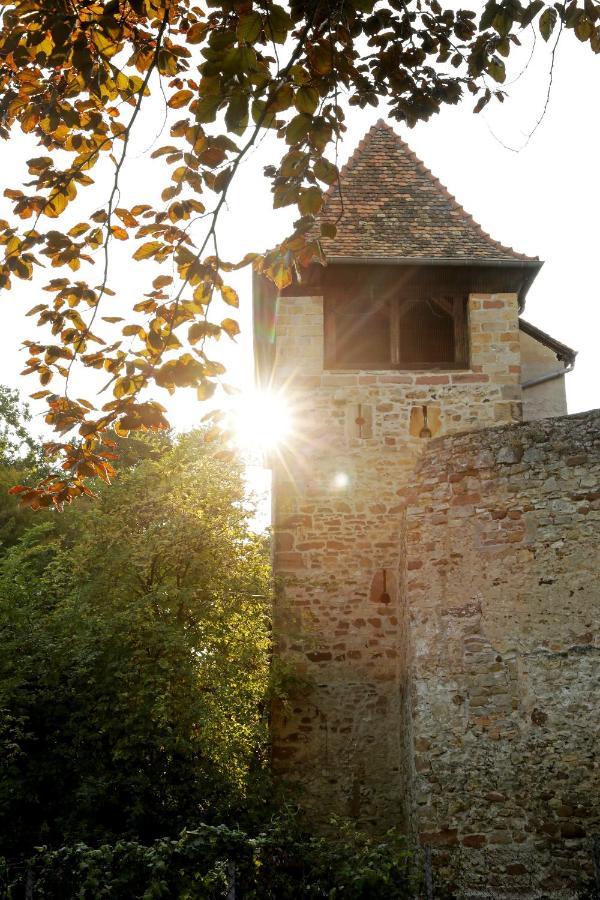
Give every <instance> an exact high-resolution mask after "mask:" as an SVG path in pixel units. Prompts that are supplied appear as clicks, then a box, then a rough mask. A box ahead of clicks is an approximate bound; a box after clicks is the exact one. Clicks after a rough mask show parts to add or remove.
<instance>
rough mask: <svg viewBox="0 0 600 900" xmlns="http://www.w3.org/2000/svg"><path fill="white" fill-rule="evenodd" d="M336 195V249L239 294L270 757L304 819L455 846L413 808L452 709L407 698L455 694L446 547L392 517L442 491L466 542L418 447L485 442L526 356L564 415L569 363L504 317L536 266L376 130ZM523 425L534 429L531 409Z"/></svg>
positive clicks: (425, 807)
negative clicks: (287, 428) (337, 819)
mask: <svg viewBox="0 0 600 900" xmlns="http://www.w3.org/2000/svg"><path fill="white" fill-rule="evenodd" d="M341 191H342V197H343V207H342V205H341V202H340V198H339V194H338V192H337V189H336V190H331V191H330V194H329V195H328V197H327V200H326V205H325V209H324V216H325V217H326V218H327V219H328V220H329V221H332V220H335V219H336V218H338V216H339V217H340V221H339V224H338V233H337V234H338V236H337V237H336V238H335V239H329V240H325V241H323V244H324V250H325V255H326V259H327V265H326V266H325V267H315V268H314V269H312V270H309V271H308V272H307V273H305V277H304V279H303V281H302V283H298V284H296V285H294V286H293V287H291V288H289V289H286V290H285V291H284V292H282V293H281V294H280V295H279V296H275V294H274V293H273V291H272V290H271V289H270V288H269V286H268V285H267V284H266V283H265V282H263V281H262V280H261V279H259V278H257V279H256V281H255V285H254V290H255V296H254V303H255V347H256V358H257V366H258V376H259V378H260V381H261V383H262V384H263V385H268V386H270V387H271V388H273V389H276V390H281V391H283V392H285V395H286V397H287V398H288V402H289V404H290V407H291V410H292V415H293V420H294V429H293V434H292V436H291V438H290V440H289V442H288V445H287V446H285V447H282V448H281V449H280V451H279V452H278V453H277V454H275V455H274V458H273V460H272V467H273V529H274V566H275V571H276V574H277V575H278V576H280V580H281V584H282V588H281V592H280V596H279V597H278V600H277V603H276V609H275V618H274V633H275V654H276V658H277V661H278V664H279V665H281V666H282V667H283V668H284V670H285V671H287V672H288V673H289V674H291V675H292V676H293V681H292V692H291V697H290V700H289V701H288V702H287V703H285V704H282V705H280V706H278V707H277V708H276V709H275V710H274V711H273V726H272V730H273V759H274V765H275V767H276V770H277V771H278V772H280V773H281V774H282V775H284V776H285V777H287V778H288V779H291V780H293V781H295V782H296V783H297V785H298V786H299V789H300V797H301V802H302V803H303V805H304V806H305V807H306V808H307V809H308V810H310V811H311V813H312V815H314V816H316V817H317V818H327V817H328V816H330V815H331V814H332V813H338V814H342V815H346V816H350V817H352V818H354V819H356V820H357V821H359V822H360V823H361V824H363V825H364V826H366V827H369V828H373V829H375V830H377V831H381V830H384V829H386V828H388V827H390V826H396V827H400V828H405V829H406V830H408V831H410V832H412V833H421V834H423V833H428V834H432V835H438V836H439V835H442V838H439V837H438V838H437V839H435V838H431V841H432V843H436V842H437V843H443V842H444V840H445V839H444V837H443V835H445V834H446V832H447V833H448V834H451V835H454V838H453V839H456V840H460V835H459V838H456V837H455V836H456V834H458V833H459V830H458V829H454V826H452V827H450V824H448V823H449V822H450V819H449V818H448V816H447V815H446V812H444V813H442V812H440V811H439V810H438V809H437V807H436V805H435V803H433V802H432V799H431V791H432V787H431V784H432V783H433V785H434V787H433V791H434V793H435V790H436V788H435V778H433V780H432V779H430V780H429V781H427V778H428V777H429V776H428V775H427V774H425V773H428V772H429V771H430V769H431V763H430V760H429V759H428V757H427V754H426V752H425V751H426V750H427V748H428V747H430V746H431V740H430V737H429V736H428V735H426V734H425V731H424V730H422V729H423V728H424V726H423V723H424V722H428V723H429V725H428V727H430V726H431V720H432V721H434V722H435V721H436V716H439V721H440V736H441V737H440V747H441V749H439V754H442V758H443V754H444V752H445V749H447V747H448V748H449V747H451V746H454V744H455V742H456V740H457V738H456V737H455V735H454V733H453V732H452V728H450V726H448V728H449V729H450V730H446V731H444V727H442V723H443V721H444V717H445V716H446V715H447V709H446V703H448V704H449V708H450V711H452V710H454V709H456V707H453V706H452V704H451V701H450V700H449V699H448V697H450V696H452V694H449V695H448V697H446V693H447V689H446V687H445V688H444V690H445V691H446V693H445V694H444V700H443V702H442V701H440V705H439V708H438V707H435V703H434V704H433V709H431V708H429V707H428V706H427V703H429V695H428V696H427V697H425V696H422V692H426V691H427V692H429V691H430V687H428V685H429V683H430V678H431V671H432V665H433V667H434V674H435V677H436V678H437V677H438V674H439V679H440V681H443V680H444V679H445V680H446V682H448V683H452V684H453V685H455V682H456V677H457V675H456V672H455V671H454V667H455V665H456V666H459V663H458V662H456V660H455V659H454V656H453V654H454V650H453V649H452V650H449V651H448V652H449V654H450V655H449V657H448V659H446V658H444V659H443V662H442V661H441V660H442V657H443V651H444V643H443V642H444V641H445V640H446V638H445V637H444V634H445V633H444V630H443V628H441V626H440V627H438V625H437V624H436V623H437V622H438V621H442V620H440V618H439V617H440V615H442V614H441V613H438V611H436V610H434V609H433V607H434V604H439V603H441V601H440V600H439V598H438V593H439V592H438V593H436V591H438V580H439V579H440V578H441V579H442V583H444V579H445V578H446V577H447V567H448V565H452V561H453V559H455V560H458V558H459V557H461V552H460V551H461V547H460V539H459V540H458V543H457V544H456V545H455V546H454V547H453V546H446V545H445V544H444V548H445V549H443V550H440V548H439V546H438V544H437V541H438V538H439V535H440V533H441V532H440V531H439V530H438V531H437V532H436V531H435V530H434V532H433V536H432V534H431V533H429V532H422V531H420V530H419V528H417V527H416V526H415V525H414V523H411V521H410V510H411V508H413V509H416V510H418V516H420V517H421V518H419V522H421V521H422V518H423V516H425V515H431V516H432V522H433V525H434V526H435V524H436V518H435V516H436V511H435V503H436V497H437V496H438V495H439V496H440V497H441V496H442V494H443V491H444V490H445V488H444V485H446V484H447V483H448V482H449V481H450V483H451V486H452V485H453V484H454V482H456V485H457V487H456V496H455V495H454V493H453V494H452V498H451V499H449V500H447V502H446V500H444V503H445V504H446V505H445V506H444V505H443V504H442V506H443V512H442V513H440V515H441V518H440V520H439V521H440V523H442V522H446V523H447V521H448V518H447V517H448V515H450V517H451V519H452V522H453V523H454V524H456V523H458V525H460V522H461V521H462V522H463V523H464V524H465V525H466V524H467V523H468V520H469V518H470V517H473V516H475V510H476V509H477V507H476V504H477V502H478V499H477V498H478V496H479V495H476V491H475V488H473V491H470V490H469V484H468V479H467V480H465V478H464V473H463V474H460V473H459V475H457V476H454V475H452V474H445V475H438V474H436V475H435V477H433V476H431V478H429V480H427V478H428V476H427V469H426V467H425V468H423V466H422V465H421V464H419V463H418V461H419V459H420V458H423V457H426V456H427V454H428V453H430V452H431V453H433V447H434V445H436V446H437V445H439V446H440V447H441V449H440V450H439V451H438V453H441V454H442V455H441V457H438V456H436V457H435V459H436V460H437V462H438V463H439V464H440V465H441V464H442V463H444V460H445V454H446V453H449V451H448V450H447V449H446V450H445V449H444V446H446V445H444V441H447V440H448V439H450V438H451V436H453V435H459V434H461V433H462V434H464V433H467V432H474V431H479V430H482V429H487V430H488V431H487V432H486V433H490V434H494V433H497V434H498V435H504V433H505V432H506V427H505V426H510V425H516V424H517V423H521V422H522V419H523V395H524V387H525V385H524V384H523V383H522V381H523V375H522V373H523V369H524V368H526V367H527V366H528V365H529V362H528V360H529V358H530V356H531V355H532V354H533V356H535V360H534V361H535V362H536V363H537V364H538V368H537V369H535V367H534V368H533V369H532V371H535V373H537V374H536V378H537V379H538V380H537V381H536V385H537V384H539V383H540V379H541V380H542V381H543V383H544V384H545V385H547V387H546V388H545V392H546V393H545V394H544V403H547V402H550V401H548V396H547V393H548V390H551V389H552V390H555V394H554V395H553V399H552V398H551V399H552V403H551V405H552V404H553V405H552V409H553V412H554V413H555V414H556V413H558V414H560V413H564V412H566V409H564V408H563V406H564V391H563V392H562V393H561V391H562V390H563V389H562V380H563V378H562V376H563V375H564V373H565V371H567V370H568V369H569V368H570V367H572V365H573V360H574V356H575V354H574V352H573V351H571V350H570V349H569V348H568V347H566V346H565V345H563V344H561V343H559V342H557V341H554V340H553V339H552V338H550V337H549V336H548V335H544V333H543V332H541V331H539V330H538V329H534V328H532V327H531V326H527V327H528V328H529V330H528V331H527V333H526V335H525V337H524V335H523V328H524V327H526V323H520V320H519V313H520V311H521V310H522V308H523V305H524V301H525V295H526V293H527V290H528V288H529V286H530V285H531V283H532V281H533V279H534V278H535V276H536V274H537V272H538V271H539V269H540V267H541V265H542V264H541V262H539V260H537V259H532V258H530V257H527V256H524V255H522V254H520V253H517V252H515V251H514V250H512V249H510V248H508V247H505V246H503V245H502V244H499V243H498V242H496V241H495V240H493V239H492V238H491V237H490V236H489V235H487V234H486V233H485V232H484V231H483V230H482V229H481V228H480V227H479V225H477V224H476V223H475V222H474V221H473V219H472V218H471V217H470V216H469V215H468V214H467V213H466V212H465V211H464V210H463V209H462V207H461V206H460V205H459V204H458V203H457V201H456V200H455V199H454V198H453V197H452V196H451V195H450V194H449V193H448V191H447V190H446V189H445V188H444V187H443V185H441V184H440V182H439V181H438V180H437V179H436V178H435V177H434V176H433V175H432V174H431V173H430V172H429V171H428V170H427V169H426V168H425V167H424V165H423V164H422V163H421V162H420V161H419V160H418V159H417V157H416V156H415V155H414V154H413V153H412V151H411V150H410V149H409V147H408V146H407V145H406V144H405V143H404V142H403V141H402V140H400V138H399V137H398V136H397V135H396V134H395V133H394V131H393V130H392V129H391V128H390V127H388V126H387V125H386V124H385V123H383V122H381V121H380V122H378V123H377V125H375V126H374V127H373V128H372V129H371V130H370V131H369V132H368V134H367V135H366V136H365V138H364V139H363V140H362V141H361V143H360V145H359V146H358V148H357V149H356V151H355V153H354V154H353V156H352V157H351V159H350V161H349V162H348V164H347V165H346V166H345V167H344V169H343V170H342V173H341ZM524 341H525V343H524ZM527 342H533V350H532V349H531V347H530V345H529V343H527ZM534 351H535V352H534ZM544 354H545V355H544ZM544 360H546V363H544ZM540 365H541V369H543V368H544V365H546V369H545V372H542V371H541V369H540V367H539V366H540ZM544 379H545V381H544ZM530 380H531V381H532V382H533V381H535V379H530ZM528 408H529V414H528V416H527V417H528V418H536V417H537V416H536V405H535V402H530V403H529V407H528ZM498 429H499V430H498ZM509 430H510V429H509ZM503 440H504V438H503ZM482 446H483V445H482ZM430 448H431V449H430ZM502 449H503V450H504V451H505V452H506V453H509V454H510V452H511V450H510V447H508V448H502ZM468 450H469V452H471V450H472V448H471V447H470V446H469V448H468ZM465 454H466V450H465ZM465 458H466V457H465ZM486 459H487V457H486ZM419 465H421V468H420V469H419ZM416 466H417V469H416V468H415V467H416ZM473 467H475V468H476V467H477V463H472V468H473ZM417 471H424V472H425V476H423V475H417V474H416V472H417ZM436 473H437V470H436ZM491 477H492V476H491V475H490V478H491ZM423 478H424V479H425V480H423ZM419 479H421V480H419ZM444 479H446V480H444ZM438 480H439V484H440V485H441V487H440V486H439V485H438ZM459 482H460V484H459ZM473 483H475V479H474V480H473ZM477 490H479V488H477ZM452 491H454V488H453V487H452ZM444 497H445V494H444ZM422 498H426V503H425V505H424V506H422V505H420V504H422V502H425V501H422ZM448 510H449V512H448ZM444 516H445V517H446V518H444ZM461 517H462V519H461ZM486 521H487V520H486ZM493 524H494V528H496V527H497V530H499V531H501V532H502V534H503V535H504V534H506V535H507V538H506V540H507V541H514V542H516V543H515V547H516V546H517V545H518V542H519V541H521V540H525V538H524V537H523V532H522V529H521V525H522V523H521V521H520V520H519V521H517V520H516V519H515V520H513V519H512V518H510V516H508V517H507V514H506V512H505V513H504V518H501V521H496V520H493ZM505 529H507V530H506V531H505ZM511 529H512V531H511ZM446 533H447V532H446V531H444V534H446ZM448 533H449V532H448ZM451 533H452V535H453V536H455V535H456V534H457V533H458V532H457V531H452V532H451ZM490 533H491V531H490ZM423 534H425V535H426V536H425V537H423ZM494 534H495V532H494ZM511 535H512V537H511ZM443 540H445V538H444V539H443ZM474 540H476V541H477V540H479V538H475V539H474ZM494 546H496V544H494ZM519 546H520V545H519ZM472 562H473V558H472V557H471V563H472ZM432 567H433V568H432ZM426 572H427V577H426V576H425V573H426ZM431 573H433V575H432V574H431ZM463 574H464V577H465V579H466V581H465V584H464V592H465V598H467V599H465V600H464V606H465V609H466V612H465V616H467V618H468V617H469V616H472V615H474V614H475V613H473V609H472V608H471V607H472V606H473V604H472V603H471V606H469V602H467V601H468V597H469V585H468V581H469V578H470V575H469V574H468V573H466V574H465V573H463ZM427 579H432V580H431V581H428V580H427ZM433 579H435V589H434V580H433ZM430 586H431V593H430ZM413 596H414V597H415V598H417V600H418V609H417V606H416V605H415V606H414V608H413V606H412V600H411V597H413ZM452 602H455V601H452ZM475 606H476V603H475ZM454 608H458V607H455V606H453V607H452V609H454ZM460 608H461V609H462V606H461V607H460ZM444 615H445V613H444ZM467 624H468V627H467V632H468V633H467V637H464V635H462V632H461V638H460V640H461V641H462V640H463V637H464V640H468V639H469V635H471V632H473V641H474V644H473V646H474V647H475V645H476V644H477V640H478V638H477V635H476V634H475V631H476V629H474V626H473V623H472V621H471V619H470V618H468V623H467ZM440 629H441V630H440ZM448 646H449V647H450V645H448ZM453 646H454V645H452V647H453ZM461 646H462V644H461ZM461 652H462V651H461ZM486 652H487V651H486ZM490 652H491V651H490ZM436 654H437V656H436ZM433 658H435V659H437V660H438V663H432V659H433ZM495 659H496V657H495V656H494V655H492V656H490V659H488V657H487V656H486V657H485V666H486V667H488V668H485V671H484V672H482V674H481V677H482V678H484V679H485V678H487V679H488V680H489V679H491V680H492V682H493V680H494V678H495V677H496V675H495V674H494V673H495V672H496V670H497V669H499V668H502V667H501V666H500V664H499V663H498V662H497V661H496V662H495V661H494V660H495ZM420 660H423V671H422V672H420V671H419V664H420V663H419V661H420ZM490 660H491V662H490ZM436 665H439V673H436V670H435V666H436ZM482 665H483V663H482ZM494 666H495V667H496V668H495V669H494ZM459 667H462V668H461V669H460V670H461V672H462V671H466V669H465V664H464V661H463V662H460V666H459ZM477 677H479V675H478V676H477ZM502 677H504V674H503V675H502ZM428 679H429V680H428ZM436 684H437V682H436ZM454 695H456V696H459V692H458V691H457V690H456V689H454ZM454 702H455V703H458V701H454ZM461 702H462V701H461ZM509 702H510V701H509ZM425 707H427V709H425ZM432 717H433V719H432ZM492 719H493V720H494V721H496V719H494V717H493V716H492ZM452 727H454V726H452ZM461 727H462V726H461ZM486 734H487V733H486ZM486 740H487V737H486ZM444 741H447V742H448V745H447V747H446V744H445V743H444ZM453 742H454V744H453ZM436 753H438V751H437V750H436ZM482 758H483V757H482ZM422 768H423V772H422V771H421V769H422ZM461 777H462V775H461ZM423 779H425V781H427V784H426V785H425V783H424V782H423V785H422V789H421V788H419V782H420V780H421V781H423ZM420 791H421V793H420ZM428 792H429V793H428ZM423 798H424V799H423ZM440 809H441V807H440ZM444 809H446V807H444ZM464 827H465V828H466V829H467V831H468V830H469V829H471V830H472V828H473V826H472V825H469V826H467V825H465V826H464ZM486 840H487V839H486ZM465 846H469V844H468V843H467V844H466V845H465Z"/></svg>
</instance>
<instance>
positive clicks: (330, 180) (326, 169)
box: [314, 156, 338, 184]
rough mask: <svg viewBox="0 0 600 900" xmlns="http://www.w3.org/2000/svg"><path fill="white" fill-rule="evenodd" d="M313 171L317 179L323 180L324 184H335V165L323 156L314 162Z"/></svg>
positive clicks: (336, 174) (336, 171) (336, 173)
mask: <svg viewBox="0 0 600 900" xmlns="http://www.w3.org/2000/svg"><path fill="white" fill-rule="evenodd" d="M314 173H315V175H316V176H317V178H318V179H319V181H324V182H325V184H335V182H336V181H337V178H338V170H337V167H336V166H334V165H333V163H330V162H329V160H328V159H325V157H324V156H322V157H321V158H320V159H318V160H317V162H316V163H315V168H314Z"/></svg>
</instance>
